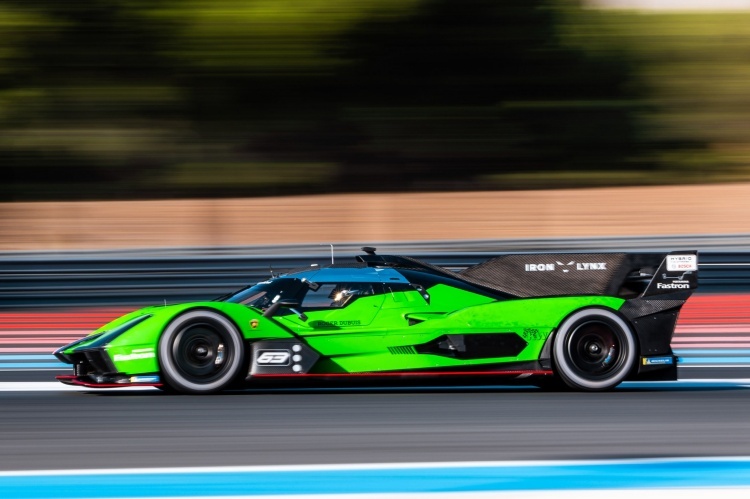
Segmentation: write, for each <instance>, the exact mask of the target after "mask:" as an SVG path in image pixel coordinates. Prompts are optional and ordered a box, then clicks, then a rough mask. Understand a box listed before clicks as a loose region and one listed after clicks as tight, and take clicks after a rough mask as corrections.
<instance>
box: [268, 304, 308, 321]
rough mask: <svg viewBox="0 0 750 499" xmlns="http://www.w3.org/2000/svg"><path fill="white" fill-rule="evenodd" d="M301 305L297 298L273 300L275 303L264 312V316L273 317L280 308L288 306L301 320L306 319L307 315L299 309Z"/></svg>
mask: <svg viewBox="0 0 750 499" xmlns="http://www.w3.org/2000/svg"><path fill="white" fill-rule="evenodd" d="M299 306H300V303H299V301H297V300H278V301H275V302H273V304H272V305H271V306H270V307H268V308H267V309H266V310H265V312H263V317H273V316H274V315H276V313H277V312H278V311H279V309H281V308H286V309H288V310H290V311H291V312H294V313H295V314H296V315H297V317H299V319H300V320H301V321H306V320H307V315H305V313H304V312H302V311H301V310H299Z"/></svg>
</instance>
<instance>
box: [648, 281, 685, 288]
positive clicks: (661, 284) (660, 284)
mask: <svg viewBox="0 0 750 499" xmlns="http://www.w3.org/2000/svg"><path fill="white" fill-rule="evenodd" d="M656 289H690V283H689V282H688V281H672V282H668V283H664V282H657V283H656Z"/></svg>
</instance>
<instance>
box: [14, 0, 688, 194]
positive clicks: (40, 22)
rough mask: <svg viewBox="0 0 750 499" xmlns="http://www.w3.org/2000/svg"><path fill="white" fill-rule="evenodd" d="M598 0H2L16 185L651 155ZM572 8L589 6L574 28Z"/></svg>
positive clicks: (161, 187)
mask: <svg viewBox="0 0 750 499" xmlns="http://www.w3.org/2000/svg"><path fill="white" fill-rule="evenodd" d="M581 12H583V11H582V9H581V8H580V4H579V1H578V0H505V1H502V2H500V1H497V0H464V1H457V0H357V1H356V2H352V1H351V0H286V1H284V2H280V1H278V0H211V1H207V0H79V1H76V2H72V3H71V2H61V1H58V0H0V169H2V174H3V175H4V177H5V178H6V179H9V180H8V181H7V182H4V183H2V184H0V199H17V198H27V199H28V198H39V199H44V198H59V197H88V198H92V197H98V198H111V197H120V198H123V197H139V196H148V197H165V196H213V195H216V196H230V195H231V196H243V195H257V194H261V193H262V194H276V193H298V192H306V191H307V190H309V189H311V186H312V187H313V188H314V189H315V191H316V192H321V191H325V190H328V191H334V190H337V191H342V190H395V189H420V188H423V189H434V188H441V189H442V188H466V187H470V188H473V187H482V186H483V185H484V184H483V183H482V182H484V181H486V180H487V179H488V178H493V177H494V178H500V177H498V176H502V175H505V174H508V173H511V174H512V173H518V172H521V173H526V172H542V173H543V174H547V173H548V172H549V175H556V174H559V172H566V171H579V172H580V171H583V172H587V171H602V170H607V171H609V170H612V171H616V172H619V171H624V170H631V171H632V170H633V169H646V170H647V169H649V168H652V167H653V166H654V165H655V164H657V162H656V161H652V160H653V158H655V157H658V153H659V152H660V151H659V150H657V151H654V150H653V147H654V144H656V142H655V141H654V140H652V139H653V137H652V136H651V135H649V134H650V133H651V131H650V130H649V129H646V128H643V127H642V122H641V121H640V120H641V118H642V115H643V111H644V109H645V107H644V104H643V102H647V101H648V99H644V97H647V96H646V94H645V93H644V90H643V89H642V88H641V87H640V86H639V85H640V84H639V83H638V81H639V78H640V76H641V68H640V67H639V66H637V65H636V64H635V63H634V62H633V59H632V58H631V57H630V55H629V53H628V52H626V51H625V50H623V49H620V48H619V47H620V46H621V44H620V42H619V40H620V39H621V38H622V36H616V37H610V38H609V40H610V41H609V42H608V44H607V49H606V50H600V49H601V47H599V46H595V45H596V44H598V43H600V40H597V39H596V36H598V35H596V36H595V35H586V34H585V33H594V32H596V31H597V30H594V29H591V28H592V26H591V25H589V24H587V23H589V22H599V20H597V19H594V18H593V17H592V18H589V17H588V16H587V15H578V14H579V13H581ZM571 19H578V20H579V21H575V20H574V21H570V20H571ZM581 19H585V20H584V21H580V20H581ZM618 19H619V18H618ZM565 22H573V23H575V22H579V23H580V24H578V25H576V26H575V29H567V31H566V32H567V35H568V36H567V37H566V36H564V35H565V33H563V32H562V31H563V30H561V27H565V28H570V26H564V23H565ZM615 31H616V30H615ZM571 32H574V35H575V36H572V37H571V36H570V33H571ZM582 33H583V34H582ZM571 38H575V43H570V40H571ZM613 39H617V40H618V41H617V42H611V40H613ZM626 48H628V47H626ZM686 53H687V52H686ZM660 57H661V56H660ZM657 62H658V61H657ZM652 115H653V113H652ZM652 121H653V120H652ZM660 132H661V137H662V138H661V139H660V140H661V143H660V147H665V146H664V144H667V143H668V142H667V141H666V140H665V139H664V137H667V138H670V135H669V131H668V130H666V131H665V130H660ZM698 145H699V144H698ZM668 147H672V146H668ZM668 147H667V148H668ZM674 147H675V148H679V147H681V146H680V145H679V144H678V145H676V146H674ZM488 185H490V186H491V187H492V188H496V187H498V186H500V187H502V186H503V184H498V183H497V182H495V183H490V184H488Z"/></svg>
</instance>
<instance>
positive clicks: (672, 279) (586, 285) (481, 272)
mask: <svg viewBox="0 0 750 499" xmlns="http://www.w3.org/2000/svg"><path fill="white" fill-rule="evenodd" d="M368 249H371V248H368ZM357 260H358V261H359V262H363V263H366V264H367V265H370V266H390V267H395V268H413V269H420V270H423V271H428V272H432V273H438V274H441V275H444V276H446V277H450V278H453V279H458V280H461V281H464V282H467V283H470V284H472V285H474V286H479V287H482V288H486V289H488V290H492V291H495V292H499V293H503V294H505V295H510V296H515V297H519V298H532V297H548V296H573V295H605V296H619V297H622V298H625V299H632V298H638V297H652V296H657V295H667V294H674V293H678V294H680V295H685V298H684V299H687V296H689V295H690V294H691V293H692V291H693V290H695V289H697V288H698V255H697V252H695V251H679V252H673V253H537V254H531V253H529V254H511V255H501V256H497V257H495V258H491V259H490V260H487V261H485V262H482V263H480V264H478V265H474V266H472V267H469V268H467V269H465V270H463V271H461V272H452V271H450V270H448V269H444V268H442V267H437V266H435V265H431V264H429V263H425V262H421V261H419V260H416V259H414V258H410V257H405V256H391V255H375V254H374V251H370V252H368V253H367V254H366V255H360V256H358V257H357Z"/></svg>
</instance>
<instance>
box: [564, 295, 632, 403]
mask: <svg viewBox="0 0 750 499" xmlns="http://www.w3.org/2000/svg"><path fill="white" fill-rule="evenodd" d="M553 357H554V362H555V366H556V368H557V369H556V371H557V375H558V376H559V377H560V379H562V381H563V382H564V383H565V384H566V385H567V386H569V387H570V388H574V389H577V390H588V391H599V390H609V389H611V388H614V387H615V386H617V385H618V384H620V382H621V381H622V380H623V379H625V377H626V376H627V375H628V374H629V373H630V371H631V369H633V366H634V364H635V360H636V340H635V336H634V335H633V332H632V330H631V329H630V326H628V324H627V323H626V322H625V321H624V320H623V319H622V318H621V317H620V316H619V315H617V314H616V313H614V312H613V311H611V310H607V309H602V308H588V309H583V310H579V311H577V312H575V313H574V314H572V315H571V316H570V317H568V318H567V319H565V320H564V321H563V323H562V324H561V325H560V328H559V329H558V331H557V333H556V337H555V343H554V355H553Z"/></svg>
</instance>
